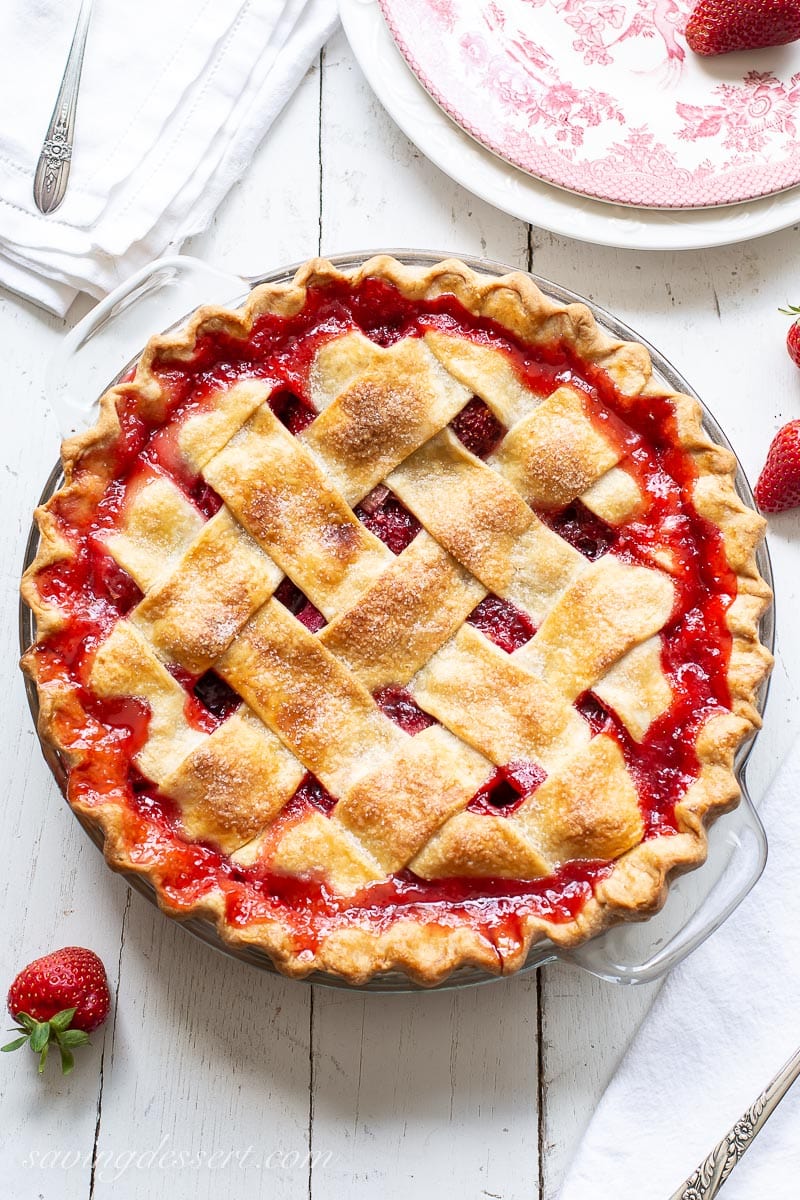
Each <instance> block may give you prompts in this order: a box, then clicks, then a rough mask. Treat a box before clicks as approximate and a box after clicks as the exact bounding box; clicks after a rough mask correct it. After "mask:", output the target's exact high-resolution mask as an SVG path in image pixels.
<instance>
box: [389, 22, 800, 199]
mask: <svg viewBox="0 0 800 1200" xmlns="http://www.w3.org/2000/svg"><path fill="white" fill-rule="evenodd" d="M694 3H695V0H645V3H642V0H613V3H607V2H606V0H458V3H457V4H456V3H454V0H379V4H380V7H381V10H382V12H383V14H384V16H385V18H386V23H387V25H388V27H389V29H390V31H391V33H392V36H393V37H394V40H395V42H396V43H397V45H398V47H399V49H400V52H401V53H402V55H403V57H404V58H405V60H406V62H407V63H408V65H409V66H410V67H411V69H412V71H413V72H414V74H415V75H416V76H417V78H418V79H419V81H420V83H421V84H422V85H423V87H424V88H425V89H426V91H428V92H429V93H430V94H431V96H432V97H433V98H434V100H436V102H437V103H438V104H440V105H441V107H442V108H443V109H444V110H445V112H446V113H447V114H448V115H449V116H451V117H452V118H453V120H454V121H456V122H457V124H459V125H460V126H461V127H462V128H463V129H465V130H466V131H467V133H471V134H472V136H473V137H475V138H477V140H478V141H479V142H482V143H483V144H484V145H485V146H487V147H488V149H490V150H493V151H494V152H495V154H498V155H500V157H501V158H504V159H506V161H508V162H510V163H512V164H513V165H514V166H517V167H520V168H521V169H522V170H523V171H527V172H528V173H529V174H531V175H535V176H537V177H538V178H539V179H544V180H546V181H548V182H550V183H555V184H558V186H559V187H563V188H568V189H569V190H570V191H574V192H581V193H583V194H585V195H587V196H594V197H595V199H598V200H610V201H612V202H614V203H619V204H633V205H639V206H643V207H647V208H705V207H715V206H717V205H721V204H735V203H739V202H741V201H744V200H754V199H757V198H758V197H760V196H767V195H772V194H773V193H775V192H780V191H783V190H784V189H785V188H787V187H794V186H795V185H797V184H798V183H800V146H798V142H797V126H798V124H800V43H796V44H794V45H790V46H780V47H774V48H772V49H766V50H759V51H757V52H752V51H751V52H749V53H740V54H726V55H722V56H720V57H718V58H714V59H705V58H701V57H699V56H698V55H696V54H693V53H692V52H691V50H689V48H688V47H687V44H686V40H685V38H684V34H683V30H684V27H685V24H686V21H687V20H688V18H689V14H690V12H691V10H692V8H693V7H694Z"/></svg>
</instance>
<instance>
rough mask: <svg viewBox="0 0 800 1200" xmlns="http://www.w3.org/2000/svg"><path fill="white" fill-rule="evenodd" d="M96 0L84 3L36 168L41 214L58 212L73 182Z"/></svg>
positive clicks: (35, 187)
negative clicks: (74, 149) (82, 88)
mask: <svg viewBox="0 0 800 1200" xmlns="http://www.w3.org/2000/svg"><path fill="white" fill-rule="evenodd" d="M93 3H94V0H81V7H80V12H79V13H78V20H77V22H76V25H75V32H74V34H73V35H72V45H71V46H70V48H69V57H68V58H67V65H66V67H65V68H64V76H63V78H62V80H61V87H60V88H59V90H58V97H57V99H56V106H55V108H54V109H53V115H52V117H51V118H50V124H49V125H48V127H47V133H46V134H45V139H44V145H43V146H42V153H41V154H40V155H39V162H38V163H37V165H36V175H35V177H34V180H33V198H34V200H35V201H36V207H37V208H38V209H39V211H40V212H43V213H51V212H55V210H56V209H57V208H58V206H59V204H60V203H61V201H62V200H63V199H64V193H65V192H66V190H67V182H68V180H69V167H70V159H71V158H72V139H73V136H74V133H75V110H76V108H77V107H78V88H79V87H80V83H81V68H82V67H83V51H84V49H85V47H86V34H87V33H88V31H89V18H90V17H91V15H92V5H93Z"/></svg>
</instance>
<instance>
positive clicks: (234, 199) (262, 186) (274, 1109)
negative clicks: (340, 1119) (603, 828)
mask: <svg viewBox="0 0 800 1200" xmlns="http://www.w3.org/2000/svg"><path fill="white" fill-rule="evenodd" d="M318 128H319V68H318V66H316V67H315V68H314V69H313V70H311V71H310V72H309V73H308V75H307V77H306V79H305V80H304V82H303V84H302V85H301V87H300V89H299V91H298V92H297V94H296V95H295V96H294V98H293V99H292V100H291V101H290V103H289V105H288V107H287V109H286V111H285V112H284V113H283V114H282V116H281V118H280V119H279V121H278V122H277V124H276V126H275V128H274V129H273V131H272V134H271V136H270V137H269V138H268V139H267V140H266V141H265V143H264V144H263V145H262V147H261V149H260V150H259V152H258V154H257V156H256V159H255V161H254V163H253V166H252V167H251V168H250V170H249V171H248V174H247V179H246V181H243V182H242V183H241V184H239V185H237V186H236V187H235V188H234V189H233V191H232V192H231V193H230V194H229V196H228V198H227V199H226V201H225V203H224V204H223V205H222V207H221V209H220V211H219V213H218V214H217V216H216V218H215V220H214V222H213V225H212V227H211V228H210V229H209V230H208V231H207V232H206V233H205V234H203V235H202V236H200V237H197V238H194V239H192V241H191V243H189V244H187V246H186V247H185V249H186V251H187V252H188V253H190V254H195V255H197V256H198V257H200V258H203V259H205V260H206V261H209V262H211V263H213V264H214V265H217V266H221V267H224V268H228V269H232V270H234V271H238V272H242V273H245V274H255V273H257V272H259V271H261V270H268V269H270V268H271V267H274V266H277V265H280V264H282V263H284V262H287V261H290V260H291V259H292V258H294V257H297V256H298V252H299V253H303V252H304V251H303V249H300V250H299V251H298V247H299V246H300V247H304V246H305V245H307V244H308V243H311V244H312V245H311V249H312V252H313V251H314V250H315V249H316V237H317V230H318V218H319V170H318V153H317V146H318V141H319V136H318ZM120 962H121V984H120V997H119V1010H118V1011H119V1019H118V1022H117V1023H116V1025H115V1027H114V1029H113V1035H112V1044H111V1050H110V1052H109V1053H108V1054H107V1055H106V1058H105V1061H104V1073H103V1093H102V1104H101V1109H100V1120H99V1123H98V1136H97V1139H96V1155H97V1160H96V1170H95V1177H94V1191H93V1193H92V1197H93V1200H104V1198H105V1197H111V1196H112V1195H113V1197H114V1200H127V1198H128V1197H131V1200H134V1198H135V1197H139V1196H141V1194H142V1188H143V1187H145V1188H152V1189H153V1190H154V1191H156V1192H162V1190H163V1191H167V1190H171V1189H172V1188H173V1187H175V1188H176V1194H177V1195H178V1196H180V1195H183V1196H189V1195H191V1196H192V1197H193V1198H194V1200H201V1198H205V1197H209V1198H211V1197H214V1198H216V1197H218V1196H219V1195H220V1194H221V1193H222V1192H229V1193H233V1194H240V1193H243V1192H244V1191H245V1189H246V1190H247V1193H248V1195H251V1196H253V1197H262V1196H263V1197H267V1196H269V1197H270V1200H280V1198H282V1197H296V1196H298V1195H300V1194H302V1195H305V1194H306V1191H307V1184H308V1173H309V1167H308V1162H307V1152H308V1146H309V1076H310V1056H309V1031H310V1012H311V990H310V988H308V987H306V986H304V985H303V984H298V983H294V982H291V981H288V980H284V979H281V978H276V977H274V976H270V975H268V974H264V973H259V972H257V971H256V970H254V969H253V968H252V967H249V966H246V965H244V964H241V963H236V962H234V961H232V960H230V959H227V958H225V957H223V956H222V955H219V954H215V953H213V951H211V950H209V949H208V948H207V947H206V946H204V945H202V944H200V943H199V942H197V941H196V940H195V939H194V938H192V937H190V936H189V935H188V934H187V933H186V932H185V931H184V930H182V929H180V928H178V927H177V926H176V925H174V924H172V923H171V922H169V921H167V920H166V919H165V918H164V917H162V916H161V915H160V914H159V913H157V912H155V911H154V910H153V909H152V908H151V907H150V906H149V905H147V904H146V903H144V902H143V901H142V900H141V899H140V898H139V897H138V896H135V897H134V899H133V903H132V904H131V906H130V911H129V913H128V918H127V921H126V926H125V930H124V943H123V946H122V951H121V956H120ZM162 1143H163V1145H162ZM159 1148H160V1149H159ZM132 1149H133V1150H136V1151H137V1153H138V1154H147V1152H149V1151H156V1150H158V1151H159V1152H158V1154H157V1155H155V1156H154V1158H155V1161H154V1164H153V1165H150V1166H148V1165H147V1163H148V1159H147V1158H145V1159H144V1160H143V1162H144V1164H145V1165H144V1166H143V1168H142V1169H138V1167H137V1162H138V1158H137V1161H136V1162H134V1163H133V1165H132V1166H131V1167H130V1168H128V1169H127V1170H125V1171H124V1172H123V1173H121V1174H120V1175H119V1177H118V1178H116V1177H115V1176H116V1175H117V1172H116V1171H115V1167H114V1164H115V1162H116V1161H117V1160H118V1158H120V1157H121V1158H122V1161H123V1162H124V1156H125V1152H126V1151H127V1152H130V1150H132ZM170 1152H173V1153H172V1154H170ZM180 1155H184V1156H185V1158H184V1161H185V1162H186V1163H188V1164H189V1165H188V1166H184V1168H183V1169H181V1167H180V1166H179V1165H178V1163H179V1161H180V1158H179V1156H180ZM214 1155H216V1158H215V1157H214ZM243 1156H244V1158H243Z"/></svg>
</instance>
